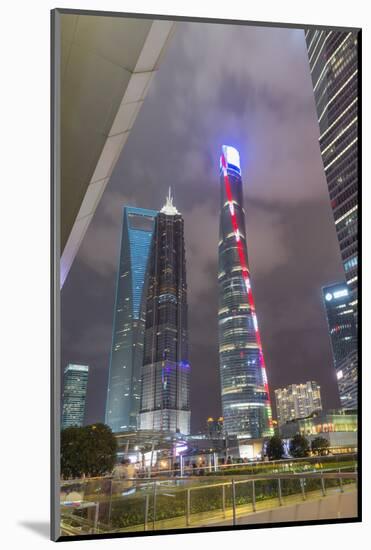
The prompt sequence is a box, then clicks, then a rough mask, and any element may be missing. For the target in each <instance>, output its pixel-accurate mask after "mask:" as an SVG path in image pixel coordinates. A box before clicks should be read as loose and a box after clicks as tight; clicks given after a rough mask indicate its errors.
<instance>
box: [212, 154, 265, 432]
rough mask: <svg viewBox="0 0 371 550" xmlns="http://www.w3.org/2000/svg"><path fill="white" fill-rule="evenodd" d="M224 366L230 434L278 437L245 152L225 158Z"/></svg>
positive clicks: (222, 255) (221, 268) (221, 320)
mask: <svg viewBox="0 0 371 550" xmlns="http://www.w3.org/2000/svg"><path fill="white" fill-rule="evenodd" d="M220 184H221V205H220V208H221V213H220V234H219V273H218V281H219V314H218V323H219V367H220V380H221V393H222V408H223V417H224V430H225V432H226V433H228V434H235V435H237V436H240V437H250V438H259V437H264V436H269V435H273V427H272V412H271V404H270V397H269V389H268V381H267V375H266V369H265V363H264V356H263V351H262V345H261V339H260V332H259V328H258V323H257V317H256V311H255V304H254V299H253V295H252V290H251V284H250V272H249V267H248V258H247V245H246V227H245V211H244V208H243V191H242V179H241V169H240V157H239V153H238V151H237V150H236V149H234V148H233V147H229V146H226V145H223V147H222V154H221V157H220Z"/></svg>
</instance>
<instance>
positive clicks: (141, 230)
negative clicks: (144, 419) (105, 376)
mask: <svg viewBox="0 0 371 550" xmlns="http://www.w3.org/2000/svg"><path fill="white" fill-rule="evenodd" d="M156 215H157V211H155V210H146V209H143V208H134V207H130V206H125V207H124V210H123V223H122V235H121V245H120V260H119V266H118V270H117V279H116V298H115V306H114V319H113V331H112V348H111V356H110V367H109V380H108V391H107V402H106V417H105V422H106V424H108V426H110V427H111V429H112V431H113V432H122V431H130V430H136V429H137V427H138V413H139V403H140V385H141V369H142V364H143V344H144V321H145V311H144V308H143V295H145V289H146V281H147V264H148V257H149V253H150V249H151V244H152V237H153V230H154V225H155V218H156Z"/></svg>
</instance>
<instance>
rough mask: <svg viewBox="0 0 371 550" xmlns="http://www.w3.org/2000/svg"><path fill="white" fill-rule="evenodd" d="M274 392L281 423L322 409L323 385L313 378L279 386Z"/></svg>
mask: <svg viewBox="0 0 371 550" xmlns="http://www.w3.org/2000/svg"><path fill="white" fill-rule="evenodd" d="M274 394H275V398H276V409H277V419H278V424H280V425H281V424H284V423H285V422H288V421H289V420H293V419H295V418H305V417H306V416H308V415H310V414H311V413H313V412H314V411H321V410H322V401H321V387H320V386H319V385H318V384H317V382H314V381H312V380H311V381H308V382H305V383H304V384H290V385H289V386H286V387H284V388H278V389H277V390H275V392H274Z"/></svg>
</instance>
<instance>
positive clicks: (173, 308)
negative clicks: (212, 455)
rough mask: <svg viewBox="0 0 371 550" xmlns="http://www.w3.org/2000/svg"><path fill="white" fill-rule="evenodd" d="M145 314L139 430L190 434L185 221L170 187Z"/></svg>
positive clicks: (157, 233)
mask: <svg viewBox="0 0 371 550" xmlns="http://www.w3.org/2000/svg"><path fill="white" fill-rule="evenodd" d="M145 318H146V324H145V340H144V360H143V370H142V394H141V403H140V429H142V430H154V431H164V432H180V433H182V434H189V432H190V415H191V413H190V402H189V378H190V365H189V361H188V327H187V283H186V261H185V249H184V222H183V218H182V216H181V214H180V213H179V212H178V211H177V209H176V208H175V206H174V205H173V201H172V197H171V194H170V191H169V196H168V197H167V200H166V205H165V206H164V207H163V208H162V210H161V212H160V213H159V214H158V216H157V218H156V224H155V230H154V236H153V244H152V251H151V255H150V261H149V266H148V290H147V295H146V315H145Z"/></svg>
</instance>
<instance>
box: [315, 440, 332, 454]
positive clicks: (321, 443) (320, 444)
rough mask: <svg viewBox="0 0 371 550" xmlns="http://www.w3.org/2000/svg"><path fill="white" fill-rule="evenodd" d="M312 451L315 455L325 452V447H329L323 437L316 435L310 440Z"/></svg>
mask: <svg viewBox="0 0 371 550" xmlns="http://www.w3.org/2000/svg"><path fill="white" fill-rule="evenodd" d="M311 447H312V451H313V452H314V453H316V454H317V455H324V454H327V449H328V447H329V442H328V440H327V439H326V438H325V437H320V436H319V437H316V438H315V439H313V441H312V445H311Z"/></svg>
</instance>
